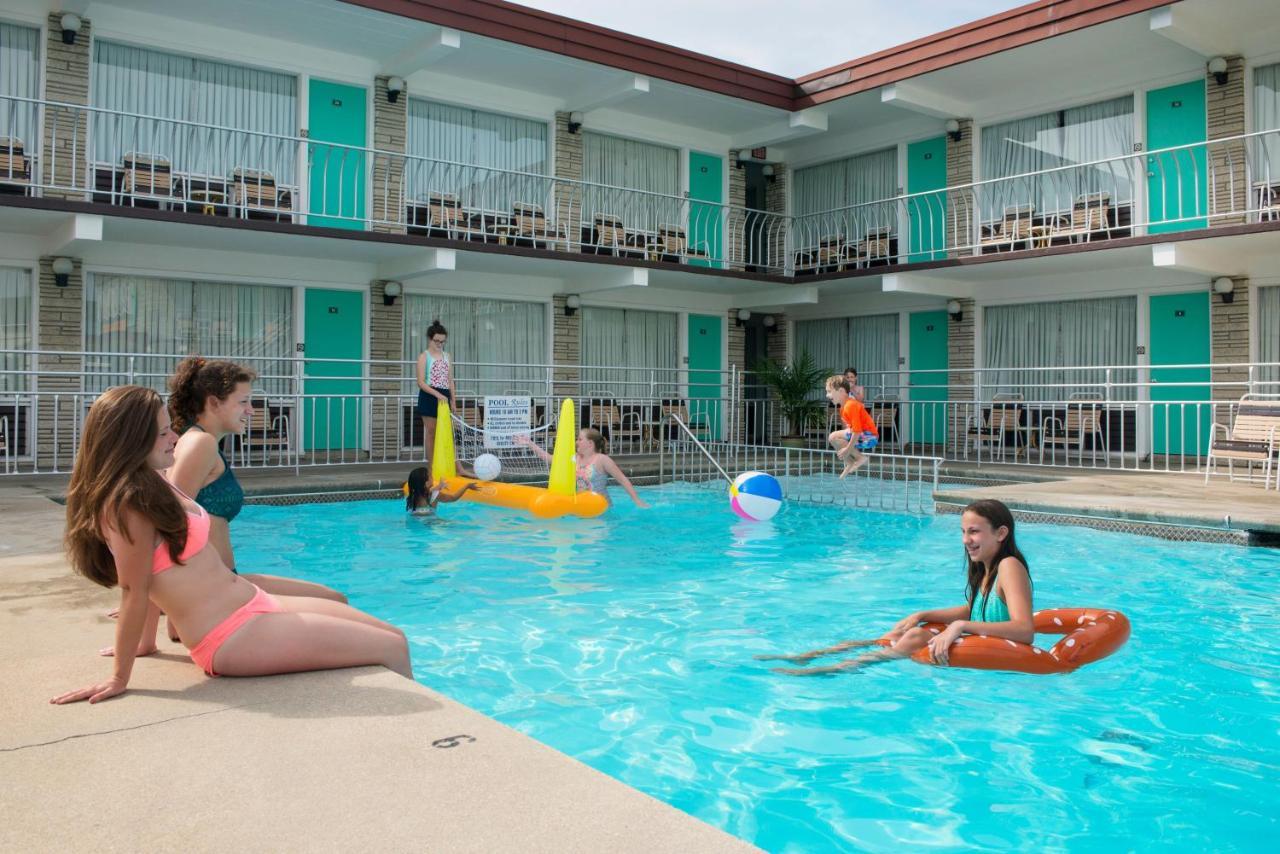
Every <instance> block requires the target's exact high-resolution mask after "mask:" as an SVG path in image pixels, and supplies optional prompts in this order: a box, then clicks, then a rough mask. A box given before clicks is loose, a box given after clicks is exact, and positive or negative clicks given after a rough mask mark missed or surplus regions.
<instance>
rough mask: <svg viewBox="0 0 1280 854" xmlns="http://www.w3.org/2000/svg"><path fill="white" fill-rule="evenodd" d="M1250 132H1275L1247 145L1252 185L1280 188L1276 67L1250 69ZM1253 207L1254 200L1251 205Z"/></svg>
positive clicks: (1279, 66)
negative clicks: (1251, 118) (1251, 101)
mask: <svg viewBox="0 0 1280 854" xmlns="http://www.w3.org/2000/svg"><path fill="white" fill-rule="evenodd" d="M1253 129H1254V130H1255V131H1277V133H1266V134H1262V135H1261V136H1256V137H1253V139H1252V140H1251V141H1250V142H1249V149H1250V155H1251V157H1250V160H1251V163H1250V166H1251V167H1252V168H1253V182H1254V183H1255V184H1263V185H1266V186H1272V185H1275V184H1280V63H1276V64H1275V65H1263V66H1260V67H1258V68H1255V69H1253ZM1257 203H1258V200H1257V199H1254V200H1253V204H1255V205H1256V204H1257Z"/></svg>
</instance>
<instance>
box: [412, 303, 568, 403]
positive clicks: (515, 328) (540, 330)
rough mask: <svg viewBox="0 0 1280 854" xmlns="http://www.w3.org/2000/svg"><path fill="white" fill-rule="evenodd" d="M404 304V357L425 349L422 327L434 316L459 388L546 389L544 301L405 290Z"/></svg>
mask: <svg viewBox="0 0 1280 854" xmlns="http://www.w3.org/2000/svg"><path fill="white" fill-rule="evenodd" d="M404 304H405V310H404V354H405V358H406V359H416V358H417V357H418V355H419V354H420V353H422V351H423V350H425V349H426V347H427V327H428V326H430V325H431V323H432V321H434V320H439V321H440V322H441V323H442V324H443V325H444V327H445V329H447V330H449V342H448V343H447V344H446V345H445V351H446V352H447V353H448V354H449V356H450V357H451V358H452V359H453V361H454V373H453V379H454V384H455V385H457V387H458V393H459V394H471V395H486V394H497V395H500V394H509V393H514V394H527V395H529V396H530V397H540V396H543V395H545V394H546V389H547V384H546V378H547V368H546V367H544V366H545V365H546V363H547V352H548V341H547V307H546V304H545V303H538V302H517V301H514V300H495V299H475V298H472V297H451V296H436V295H433V294H410V295H409V296H407V297H406V298H405V303H404ZM486 363H487V364H486ZM411 388H415V389H416V386H411Z"/></svg>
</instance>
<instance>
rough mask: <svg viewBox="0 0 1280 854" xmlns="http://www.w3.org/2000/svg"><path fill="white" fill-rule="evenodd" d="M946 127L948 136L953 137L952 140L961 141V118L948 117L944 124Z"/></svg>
mask: <svg viewBox="0 0 1280 854" xmlns="http://www.w3.org/2000/svg"><path fill="white" fill-rule="evenodd" d="M944 127H945V128H946V129H947V136H949V137H951V140H952V141H953V142H959V141H960V120H959V119H947V123H946V125H944Z"/></svg>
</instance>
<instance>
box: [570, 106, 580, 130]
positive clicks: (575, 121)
mask: <svg viewBox="0 0 1280 854" xmlns="http://www.w3.org/2000/svg"><path fill="white" fill-rule="evenodd" d="M580 130H582V113H579V112H578V111H577V110H575V111H573V112H572V113H570V114H569V133H577V132H578V131H580Z"/></svg>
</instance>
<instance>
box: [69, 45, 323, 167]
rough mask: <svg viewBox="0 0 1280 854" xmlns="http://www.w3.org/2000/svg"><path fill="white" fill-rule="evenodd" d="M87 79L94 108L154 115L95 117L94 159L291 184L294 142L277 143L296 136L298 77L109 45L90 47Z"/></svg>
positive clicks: (294, 162) (294, 160)
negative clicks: (250, 173)
mask: <svg viewBox="0 0 1280 854" xmlns="http://www.w3.org/2000/svg"><path fill="white" fill-rule="evenodd" d="M90 78H91V91H90V97H89V103H90V104H91V105H92V106H94V107H100V108H103V109H107V110H116V111H120V112H125V113H134V114H138V115H142V116H148V117H154V118H130V117H126V116H112V115H97V116H95V118H94V126H93V130H92V134H91V135H92V151H93V159H94V161H96V162H98V163H102V164H107V165H119V164H120V163H121V162H122V161H123V159H124V157H125V155H127V154H131V153H139V154H148V155H153V156H157V157H163V158H165V159H167V160H168V161H169V162H170V164H171V165H172V168H173V170H174V171H175V172H180V173H193V174H195V175H198V176H208V177H214V178H220V179H221V178H227V177H230V176H231V174H232V172H233V170H236V169H251V170H259V171H266V172H269V173H271V175H272V176H273V177H274V178H275V180H276V183H277V184H278V185H282V186H296V183H297V182H296V178H295V176H296V167H297V162H296V158H297V151H298V148H297V144H296V143H295V142H294V141H292V140H291V139H280V138H279V137H293V136H295V135H296V134H297V130H298V97H297V80H296V78H294V77H292V76H290V75H288V74H279V73H277V72H274V71H262V70H259V69H255V68H247V67H244V66H239V65H229V64H227V63H222V62H211V61H209V60H204V59H195V58H192V57H187V56H179V55H178V54H172V53H164V52H162V51H156V50H145V49H143V48H137V47H130V46H128V45H121V44H115V43H113V42H108V41H95V42H94V52H93V69H92V73H91V75H90ZM163 119H177V120H182V121H188V122H195V123H196V124H197V125H200V126H199V127H191V126H188V125H177V124H173V123H172V122H166V121H163ZM244 131H252V132H256V133H258V134H265V135H262V136H259V135H254V134H253V133H244Z"/></svg>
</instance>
